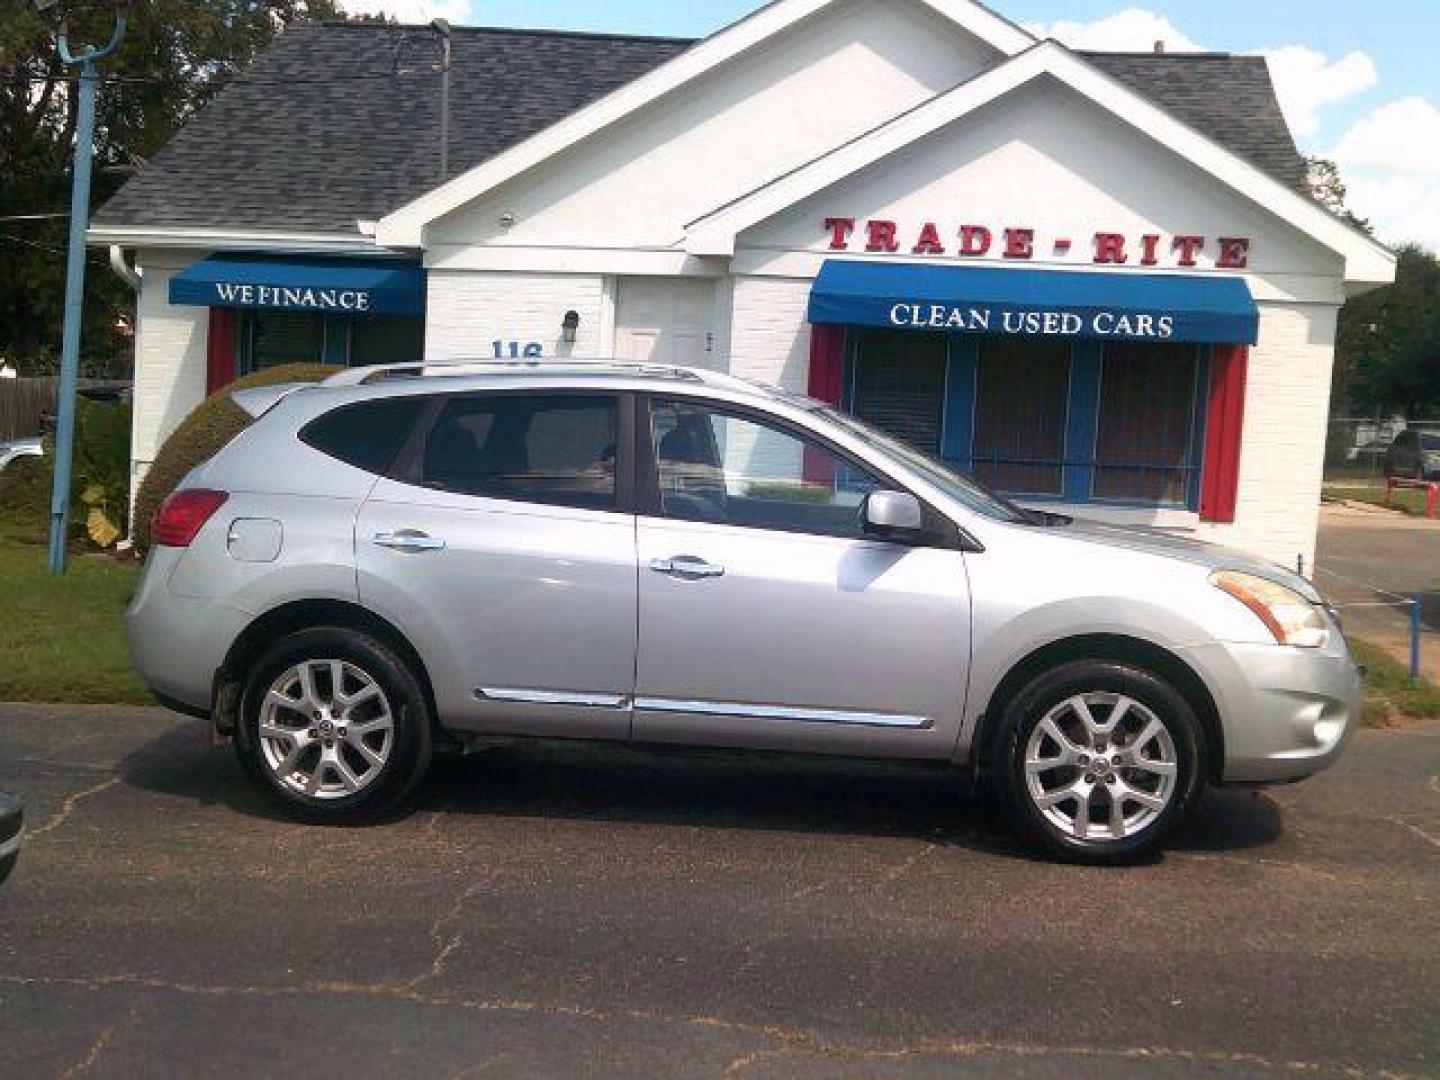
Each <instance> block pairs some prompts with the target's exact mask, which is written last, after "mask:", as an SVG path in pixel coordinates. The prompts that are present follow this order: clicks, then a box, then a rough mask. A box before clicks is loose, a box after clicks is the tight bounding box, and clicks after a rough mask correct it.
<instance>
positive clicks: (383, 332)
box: [350, 315, 425, 367]
mask: <svg viewBox="0 0 1440 1080" xmlns="http://www.w3.org/2000/svg"><path fill="white" fill-rule="evenodd" d="M424 358H425V320H424V319H417V318H414V317H413V316H408V315H378V316H375V317H374V318H369V319H355V320H353V321H352V322H351V323H350V366H351V367H369V366H371V365H372V364H413V363H417V362H419V361H420V360H423V359H424Z"/></svg>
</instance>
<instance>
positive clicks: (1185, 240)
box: [1175, 236, 1205, 266]
mask: <svg viewBox="0 0 1440 1080" xmlns="http://www.w3.org/2000/svg"><path fill="white" fill-rule="evenodd" d="M1204 246H1205V238H1204V237H1203V236H1177V237H1175V250H1176V251H1178V252H1179V253H1180V265H1181V266H1194V265H1195V256H1196V254H1198V253H1199V251H1200V249H1201V248H1203V247H1204Z"/></svg>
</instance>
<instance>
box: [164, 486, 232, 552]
mask: <svg viewBox="0 0 1440 1080" xmlns="http://www.w3.org/2000/svg"><path fill="white" fill-rule="evenodd" d="M228 498H230V496H229V495H227V494H226V493H225V492H223V491H210V490H208V489H207V488H191V489H190V490H188V491H177V492H174V493H173V494H172V495H171V496H170V497H169V498H168V499H166V500H165V501H164V502H163V503H161V504H160V510H159V512H158V513H157V514H156V515H155V524H154V526H153V527H152V528H151V530H150V538H151V540H152V541H154V542H155V543H156V544H160V545H163V546H165V547H189V546H190V541H192V540H194V539H195V534H196V533H198V532H199V531H200V530H201V529H203V528H204V527H205V523H206V522H207V521H209V520H210V519H211V517H213V516H214V514H215V511H216V510H219V509H220V507H222V506H224V505H225V500H226V499H228Z"/></svg>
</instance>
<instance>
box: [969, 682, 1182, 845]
mask: <svg viewBox="0 0 1440 1080" xmlns="http://www.w3.org/2000/svg"><path fill="white" fill-rule="evenodd" d="M1086 695H1093V696H1094V697H1095V698H1096V699H1097V700H1096V701H1095V703H1094V704H1095V707H1096V709H1097V710H1100V711H1103V710H1105V709H1107V708H1112V709H1113V706H1111V705H1109V704H1108V698H1109V697H1112V696H1113V697H1123V698H1128V699H1130V701H1131V702H1132V703H1133V704H1134V705H1135V706H1138V707H1130V706H1127V709H1126V711H1125V718H1124V719H1123V720H1122V721H1121V722H1120V725H1119V726H1118V727H1117V729H1116V730H1117V732H1118V733H1119V734H1118V735H1117V738H1118V739H1120V740H1122V742H1123V740H1124V739H1126V738H1129V739H1132V740H1138V739H1140V738H1141V732H1140V731H1138V730H1136V729H1137V728H1141V727H1143V728H1145V729H1146V730H1149V728H1150V719H1151V718H1152V717H1153V719H1154V720H1158V721H1159V723H1160V724H1161V725H1162V726H1163V728H1164V734H1165V736H1168V742H1167V741H1165V740H1164V739H1162V738H1161V736H1160V733H1158V732H1157V733H1156V734H1155V735H1154V736H1152V738H1151V740H1150V742H1148V743H1147V744H1146V745H1145V746H1141V747H1138V748H1129V747H1126V746H1124V745H1121V744H1118V743H1117V745H1116V746H1115V747H1112V748H1111V749H1108V750H1105V752H1104V753H1100V754H1094V756H1093V758H1089V757H1087V758H1083V759H1081V758H1077V759H1076V760H1077V761H1078V760H1087V761H1093V764H1088V765H1087V766H1085V767H1084V768H1082V767H1081V766H1079V765H1078V764H1077V765H1073V766H1072V765H1064V766H1059V767H1056V768H1054V769H1052V770H1051V771H1049V772H1046V773H1043V774H1041V775H1042V776H1043V777H1044V778H1045V780H1046V781H1048V782H1053V783H1054V787H1053V788H1049V789H1048V790H1047V791H1046V792H1045V793H1047V794H1049V795H1051V796H1053V795H1055V794H1057V793H1058V792H1057V790H1056V789H1058V788H1060V787H1064V786H1067V785H1066V781H1067V780H1070V781H1071V782H1072V783H1073V785H1074V786H1075V787H1077V788H1079V787H1081V786H1082V785H1085V786H1087V787H1088V785H1091V784H1092V783H1093V787H1088V790H1089V791H1090V792H1091V793H1092V794H1090V795H1089V796H1088V799H1089V801H1087V803H1086V804H1085V809H1084V811H1083V812H1082V810H1081V804H1080V803H1079V800H1078V798H1076V799H1073V800H1070V802H1069V807H1070V809H1069V811H1068V815H1069V816H1070V817H1071V818H1072V819H1074V822H1075V823H1076V824H1075V825H1074V828H1073V829H1065V828H1062V827H1061V826H1060V825H1059V824H1058V823H1057V822H1056V821H1055V820H1053V819H1052V817H1050V816H1047V811H1046V810H1045V809H1042V807H1041V806H1040V805H1039V803H1038V802H1037V799H1039V798H1040V797H1041V796H1040V795H1039V794H1036V793H1035V792H1034V790H1033V789H1032V783H1031V778H1030V776H1029V773H1028V771H1027V768H1026V755H1027V750H1029V749H1030V743H1031V739H1032V736H1035V735H1036V731H1037V729H1038V728H1039V727H1040V725H1041V724H1042V723H1045V721H1046V719H1047V717H1049V718H1051V719H1052V721H1053V722H1054V724H1057V725H1059V726H1060V727H1061V728H1062V733H1065V732H1064V730H1063V729H1064V727H1065V725H1066V724H1071V725H1072V726H1073V724H1074V723H1075V721H1078V720H1079V719H1080V717H1079V713H1078V712H1076V711H1075V710H1073V709H1071V708H1070V707H1069V705H1068V704H1067V703H1070V702H1073V701H1074V700H1075V699H1077V698H1082V699H1083V698H1084V697H1085V696H1086ZM1115 704H1116V705H1118V701H1117V702H1116V703H1115ZM1087 708H1088V705H1087ZM1057 710H1058V711H1057ZM1092 716H1093V717H1094V719H1096V720H1097V721H1099V720H1100V716H1099V715H1096V713H1095V712H1094V711H1092ZM1105 718H1106V720H1107V721H1108V720H1109V719H1111V718H1113V711H1112V712H1110V713H1107V714H1106V717H1105ZM1053 729H1054V728H1053V726H1052V727H1049V728H1047V731H1048V730H1053ZM1075 730H1083V728H1079V729H1075ZM1131 732H1133V734H1130V733H1131ZM1039 738H1040V739H1041V741H1042V745H1043V746H1045V747H1050V746H1054V747H1055V748H1056V750H1055V758H1054V759H1055V760H1058V759H1060V758H1063V757H1064V756H1065V755H1066V754H1067V753H1068V751H1067V750H1066V749H1064V748H1062V747H1061V746H1060V744H1059V743H1058V741H1055V740H1052V739H1051V738H1050V737H1049V735H1048V734H1045V735H1041V736H1039ZM1075 741H1078V739H1077V740H1075ZM1162 744H1163V753H1161V752H1156V751H1154V750H1151V751H1150V752H1148V753H1147V747H1151V746H1154V747H1161V746H1162ZM992 745H993V746H994V750H993V752H992V754H991V758H990V772H991V776H992V779H993V781H994V783H995V786H996V788H997V789H998V790H999V793H1000V795H1001V797H1002V799H1003V801H1004V803H1005V807H1006V810H1007V812H1008V815H1009V817H1010V819H1011V821H1012V822H1013V823H1014V824H1015V826H1016V827H1017V828H1018V829H1019V830H1020V831H1021V832H1022V833H1023V834H1024V835H1025V836H1026V837H1027V838H1028V839H1030V840H1031V841H1032V842H1033V843H1034V844H1035V846H1036V847H1037V848H1038V849H1040V850H1041V851H1042V852H1043V853H1045V854H1047V855H1050V856H1053V857H1057V858H1060V859H1063V860H1066V861H1070V862H1084V863H1092V864H1097V865H1123V864H1128V863H1135V862H1141V861H1144V860H1147V859H1151V858H1153V857H1155V856H1156V855H1158V854H1159V852H1160V851H1161V850H1162V848H1163V846H1164V844H1165V841H1166V839H1167V838H1168V837H1169V835H1170V834H1171V832H1172V831H1173V830H1174V829H1175V827H1176V826H1177V825H1178V824H1179V823H1180V822H1181V821H1182V820H1184V818H1185V816H1186V815H1187V814H1188V812H1189V811H1190V810H1191V808H1192V807H1193V806H1194V805H1195V803H1196V801H1197V799H1198V796H1199V794H1200V791H1201V789H1202V778H1203V777H1204V776H1205V762H1204V756H1203V755H1204V748H1203V744H1202V742H1201V735H1200V726H1199V723H1198V722H1197V721H1196V719H1195V713H1194V711H1193V710H1192V709H1191V708H1190V705H1189V703H1188V702H1186V700H1185V698H1184V697H1183V696H1182V695H1181V694H1180V693H1179V692H1178V691H1176V690H1175V688H1174V687H1172V686H1171V685H1170V684H1169V683H1168V682H1166V681H1165V680H1164V679H1162V678H1160V677H1158V676H1156V675H1154V674H1152V673H1150V672H1148V671H1144V670H1142V669H1140V668H1138V667H1134V666H1132V665H1129V664H1124V663H1118V662H1115V661H1096V660H1091V661H1079V662H1075V663H1070V664H1066V665H1064V666H1063V667H1059V668H1056V669H1055V670H1053V671H1049V672H1046V673H1045V674H1043V675H1041V676H1039V677H1038V678H1036V679H1034V680H1033V681H1032V682H1031V683H1030V684H1029V685H1028V686H1026V687H1025V688H1024V689H1022V690H1021V691H1020V692H1019V693H1018V694H1017V695H1015V697H1014V698H1013V699H1012V700H1011V702H1010V704H1009V706H1008V707H1007V708H1006V710H1005V714H1004V716H1003V718H1002V720H1001V724H1000V729H999V731H998V733H997V737H996V739H995V742H994V743H993V744H992ZM1087 749H1090V750H1091V751H1092V753H1093V747H1091V748H1087ZM1132 750H1133V753H1134V754H1137V755H1139V756H1141V757H1144V758H1145V759H1146V760H1145V764H1144V766H1143V767H1141V768H1124V767H1122V766H1120V765H1119V764H1116V763H1115V759H1114V758H1112V756H1111V755H1112V751H1113V752H1115V754H1116V755H1117V756H1118V755H1119V754H1121V753H1125V752H1129V751H1132ZM1152 755H1153V756H1155V757H1156V761H1154V762H1152V761H1150V760H1149V758H1150V757H1151V756H1152ZM1167 756H1168V757H1169V758H1170V759H1173V763H1174V774H1173V780H1169V781H1167V780H1166V779H1164V778H1163V777H1158V776H1155V775H1153V774H1152V772H1151V770H1152V769H1157V768H1163V767H1165V761H1164V760H1162V759H1164V758H1166V757H1167ZM1044 758H1045V760H1052V758H1051V757H1050V756H1049V755H1048V754H1047V755H1044ZM1090 768H1093V769H1103V770H1104V773H1103V775H1099V774H1091V773H1090V772H1088V771H1087V770H1088V769H1090ZM1038 782H1039V781H1037V783H1038ZM1117 785H1119V786H1117ZM1041 786H1042V788H1044V787H1045V785H1044V784H1042V785H1041ZM1112 791H1119V792H1121V793H1122V794H1121V797H1120V799H1119V800H1118V801H1119V802H1120V804H1121V810H1120V813H1121V817H1122V822H1121V824H1122V826H1123V824H1124V822H1123V818H1124V808H1125V807H1126V806H1132V807H1133V806H1138V807H1139V810H1138V811H1137V813H1136V821H1137V825H1136V827H1135V829H1134V831H1132V832H1130V833H1129V834H1128V835H1123V836H1121V837H1119V838H1116V837H1115V836H1114V835H1109V836H1100V835H1089V834H1091V833H1095V832H1099V831H1109V830H1111V829H1112V825H1111V823H1110V820H1109V818H1108V817H1107V815H1108V813H1109V812H1110V811H1109V808H1110V806H1111V803H1112V799H1113V796H1112V795H1111V792H1112ZM1095 792H1099V793H1100V794H1099V795H1098V796H1096V795H1095V794H1093V793H1095ZM1131 792H1138V795H1139V796H1144V797H1146V798H1148V799H1150V800H1151V801H1155V802H1163V803H1164V806H1163V809H1156V808H1154V807H1147V806H1144V805H1141V804H1139V803H1138V802H1132V801H1130V800H1131V798H1132V796H1131ZM1162 796H1163V797H1164V798H1162ZM1092 803H1093V805H1092ZM1064 805H1065V804H1063V803H1062V804H1061V806H1058V807H1053V808H1052V809H1051V811H1050V812H1052V813H1054V814H1056V815H1058V816H1061V817H1064V816H1065V815H1066V813H1067V811H1066V810H1065V809H1063V806H1064ZM1147 810H1148V813H1149V814H1150V815H1153V816H1151V817H1150V818H1149V820H1147V821H1145V822H1144V823H1143V824H1139V822H1140V820H1141V818H1142V817H1144V816H1145V814H1146V812H1147ZM1082 813H1083V816H1084V819H1085V822H1086V824H1084V825H1083V826H1082V825H1080V824H1079V821H1080V819H1081V817H1082ZM1096 816H1099V817H1101V818H1102V820H1101V821H1099V822H1096V821H1095V820H1094V819H1095V817H1096ZM1080 830H1083V831H1084V833H1086V835H1083V836H1082V835H1078V832H1079V831H1080ZM1118 831H1120V832H1122V833H1123V832H1124V831H1125V830H1124V829H1123V828H1121V829H1119V830H1118Z"/></svg>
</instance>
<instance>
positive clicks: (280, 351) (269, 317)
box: [242, 311, 325, 373]
mask: <svg viewBox="0 0 1440 1080" xmlns="http://www.w3.org/2000/svg"><path fill="white" fill-rule="evenodd" d="M243 341H244V343H245V349H244V355H243V356H242V367H243V368H244V370H245V371H246V372H247V373H249V372H252V371H264V370H265V369H266V368H272V367H279V366H280V365H281V364H319V363H321V362H323V360H324V358H325V319H324V316H321V315H315V314H312V313H310V312H305V311H247V312H246V313H245V332H244V335H243Z"/></svg>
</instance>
